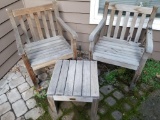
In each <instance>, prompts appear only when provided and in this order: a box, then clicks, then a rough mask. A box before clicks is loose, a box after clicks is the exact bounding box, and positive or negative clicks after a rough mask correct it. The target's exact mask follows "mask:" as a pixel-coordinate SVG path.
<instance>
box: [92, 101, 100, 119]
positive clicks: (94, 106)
mask: <svg viewBox="0 0 160 120" xmlns="http://www.w3.org/2000/svg"><path fill="white" fill-rule="evenodd" d="M98 101H99V100H98V99H93V102H92V107H91V120H97V110H98Z"/></svg>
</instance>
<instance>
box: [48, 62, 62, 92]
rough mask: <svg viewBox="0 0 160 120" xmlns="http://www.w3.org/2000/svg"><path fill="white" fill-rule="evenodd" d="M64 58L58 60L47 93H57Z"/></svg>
mask: <svg viewBox="0 0 160 120" xmlns="http://www.w3.org/2000/svg"><path fill="white" fill-rule="evenodd" d="M61 66H62V60H59V61H57V62H56V65H55V68H54V70H53V74H52V77H51V81H50V85H49V87H48V91H47V94H48V95H49V94H55V91H56V86H57V83H58V80H59V75H60V72H61Z"/></svg>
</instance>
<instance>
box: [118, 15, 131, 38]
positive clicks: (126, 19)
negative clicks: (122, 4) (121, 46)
mask: <svg viewBox="0 0 160 120" xmlns="http://www.w3.org/2000/svg"><path fill="white" fill-rule="evenodd" d="M129 16H130V12H126V16H125V18H124V21H123V29H122V32H121V37H120V39H121V40H123V39H124V36H125V33H126V28H127V24H128V19H129Z"/></svg>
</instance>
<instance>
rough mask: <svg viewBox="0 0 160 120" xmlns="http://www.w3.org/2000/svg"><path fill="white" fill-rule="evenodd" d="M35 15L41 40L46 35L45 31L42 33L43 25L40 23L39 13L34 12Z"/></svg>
mask: <svg viewBox="0 0 160 120" xmlns="http://www.w3.org/2000/svg"><path fill="white" fill-rule="evenodd" d="M33 15H34V19H35V22H36V26H37V30H38V34H39V38H40V40H42V39H44V37H43V33H42V29H41V25H40V22H39V18H38V15H37V13H34V14H33Z"/></svg>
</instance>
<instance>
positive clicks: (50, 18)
mask: <svg viewBox="0 0 160 120" xmlns="http://www.w3.org/2000/svg"><path fill="white" fill-rule="evenodd" d="M47 13H48V18H49V23H50V26H51V31H52V35H53V36H56V31H55V25H54V23H53V22H54V21H53V16H52V12H51V11H50V10H49V11H47Z"/></svg>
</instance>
